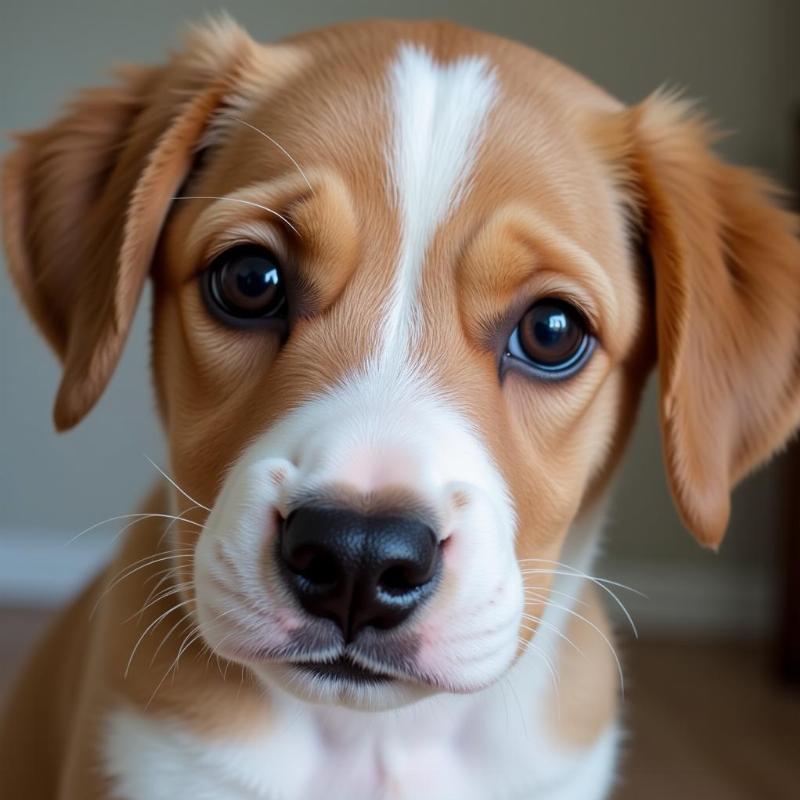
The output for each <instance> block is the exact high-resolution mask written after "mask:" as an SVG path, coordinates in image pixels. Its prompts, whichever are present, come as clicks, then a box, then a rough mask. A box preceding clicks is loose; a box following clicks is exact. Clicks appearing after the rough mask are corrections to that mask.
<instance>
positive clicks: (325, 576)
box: [289, 553, 339, 589]
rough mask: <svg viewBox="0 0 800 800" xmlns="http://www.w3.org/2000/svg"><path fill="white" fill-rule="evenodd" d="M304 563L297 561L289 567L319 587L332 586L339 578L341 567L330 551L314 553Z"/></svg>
mask: <svg viewBox="0 0 800 800" xmlns="http://www.w3.org/2000/svg"><path fill="white" fill-rule="evenodd" d="M303 562H304V563H302V565H301V564H300V563H298V562H295V564H294V565H292V564H290V565H289V569H291V571H292V572H294V573H295V575H299V576H300V577H301V578H304V579H305V580H306V581H308V582H309V583H311V584H313V585H314V587H315V588H317V589H324V588H330V587H333V586H335V585H336V583H337V581H338V580H339V568H338V566H337V563H336V560H335V559H334V558H332V557H331V556H330V554H328V553H312V554H310V555H309V556H307V557H306V558H305V559H303Z"/></svg>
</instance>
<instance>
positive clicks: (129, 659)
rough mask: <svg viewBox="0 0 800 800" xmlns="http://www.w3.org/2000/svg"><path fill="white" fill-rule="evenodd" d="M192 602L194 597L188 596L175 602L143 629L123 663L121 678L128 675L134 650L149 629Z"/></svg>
mask: <svg viewBox="0 0 800 800" xmlns="http://www.w3.org/2000/svg"><path fill="white" fill-rule="evenodd" d="M193 602H194V598H193V597H190V598H189V599H188V600H184V601H183V602H181V603H177V604H175V605H174V606H172V607H170V608H168V609H167V610H166V611H165V612H164V613H163V614H160V615H159V616H158V617H156V618H155V619H154V620H153V621H152V622H151V623H150V624H149V625H148V626H147V627H146V628H145V629H144V633H142V635H141V636H140V637H139V638H138V639H137V641H136V644H135V645H134V646H133V650H131V654H130V656H129V658H128V663H127V664H126V665H125V672H124V673H123V678H127V677H128V673H129V672H130V669H131V664H132V663H133V657H134V656H135V655H136V651H137V650H138V649H139V645H140V644H141V643H142V641H143V640H144V638H145V636H147V634H148V633H150V631H151V630H153V628H155V627H156V626H157V625H159V624H160V623H161V622H162V620H164V619H166V618H167V617H168V616H169V615H170V614H171V613H172V612H173V611H177V610H178V609H179V608H181V607H182V606H185V605H188V604H189V603H193Z"/></svg>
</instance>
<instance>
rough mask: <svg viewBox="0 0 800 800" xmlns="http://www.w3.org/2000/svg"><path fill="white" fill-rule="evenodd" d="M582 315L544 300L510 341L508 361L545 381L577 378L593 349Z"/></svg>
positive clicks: (527, 315) (518, 327) (527, 317)
mask: <svg viewBox="0 0 800 800" xmlns="http://www.w3.org/2000/svg"><path fill="white" fill-rule="evenodd" d="M593 346H594V338H593V337H592V336H591V335H590V334H589V332H588V330H587V327H586V323H585V322H584V319H583V316H582V315H581V313H580V312H579V311H578V310H577V309H576V308H575V307H574V306H572V305H570V304H569V303H566V302H564V301H562V300H558V299H554V298H545V299H543V300H539V301H538V302H537V303H534V305H532V306H531V307H530V308H529V309H528V310H527V311H526V312H525V315H524V316H523V317H522V319H521V320H520V321H519V323H518V325H517V327H516V328H515V329H514V332H513V333H512V334H511V337H510V338H509V341H508V350H507V353H506V357H507V359H512V360H514V361H517V362H519V363H521V364H522V365H524V366H526V367H528V368H530V369H531V370H532V371H533V373H534V374H535V375H536V376H538V377H542V378H545V379H550V380H553V379H556V380H557V379H561V378H566V377H569V376H570V375H574V374H575V373H576V372H577V371H578V370H579V369H580V368H581V367H583V365H584V364H585V363H586V362H587V361H588V358H589V356H590V355H591V353H592V350H593V349H594V347H593Z"/></svg>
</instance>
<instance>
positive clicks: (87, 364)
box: [3, 20, 253, 430]
mask: <svg viewBox="0 0 800 800" xmlns="http://www.w3.org/2000/svg"><path fill="white" fill-rule="evenodd" d="M252 49H253V43H252V41H251V40H250V39H249V37H248V36H247V35H246V34H245V33H244V32H243V31H242V30H241V29H239V28H237V27H236V26H235V25H234V23H232V22H231V21H229V20H222V21H220V22H217V23H212V24H210V25H206V26H204V27H202V28H198V29H196V30H194V31H193V32H192V33H191V34H190V35H189V37H188V38H187V42H186V48H185V50H184V51H183V52H182V53H180V54H177V55H175V56H174V57H173V58H172V59H171V60H170V61H169V63H167V64H166V65H165V66H162V67H155V68H136V69H126V70H124V71H121V73H120V83H119V85H118V86H115V87H113V88H102V89H92V90H88V91H86V92H84V93H83V94H81V95H80V96H79V97H78V98H77V100H76V101H75V102H74V103H73V104H72V105H71V106H70V107H69V108H68V109H67V111H66V113H65V114H64V115H63V116H62V117H61V118H60V119H58V120H57V121H56V122H54V123H53V124H52V125H50V126H49V127H47V128H44V129H43V130H40V131H35V132H32V133H26V134H22V135H20V136H19V145H18V147H17V149H16V150H15V151H14V152H12V154H11V155H10V156H9V157H8V158H7V160H6V162H5V165H4V170H3V212H4V218H5V244H6V250H7V253H8V258H9V267H10V271H11V275H12V277H13V279H14V282H15V284H16V286H17V289H18V290H19V292H20V295H21V296H22V299H23V301H24V302H25V304H26V305H27V307H28V310H29V311H30V313H31V316H32V317H33V318H34V320H35V321H36V323H37V324H38V326H39V328H40V329H41V331H42V332H43V334H44V336H45V337H46V339H47V341H48V342H49V344H50V345H51V346H52V347H53V349H54V350H55V352H56V353H57V354H58V356H59V358H60V359H61V361H62V362H63V377H62V381H61V385H60V388H59V391H58V396H57V398H56V403H55V409H54V417H55V424H56V427H57V428H58V429H59V430H64V429H66V428H70V427H72V426H73V425H75V424H76V423H77V422H79V421H80V420H81V419H82V418H83V416H84V415H85V414H86V413H87V412H88V411H89V409H90V408H91V407H92V406H93V405H94V403H95V402H96V401H97V399H98V397H99V396H100V394H101V393H102V391H103V389H104V387H105V385H106V384H107V382H108V380H109V378H110V377H111V374H112V372H113V369H114V366H115V364H116V362H117V359H118V357H119V355H120V351H121V349H122V346H123V344H124V341H125V338H126V334H127V332H128V329H129V327H130V323H131V320H132V317H133V313H134V310H135V306H136V303H137V300H138V298H139V295H140V293H141V290H142V287H143V285H144V282H145V279H146V277H147V274H148V272H149V267H150V262H151V259H152V257H153V254H154V251H155V248H156V245H157V242H158V238H159V233H160V231H161V227H162V225H163V223H164V220H165V218H166V216H167V213H168V211H169V208H170V201H171V199H172V197H173V195H175V193H176V192H177V190H178V189H179V187H180V185H181V183H182V182H183V181H184V179H185V178H186V176H187V174H188V172H189V170H190V167H191V164H192V161H193V157H194V153H195V149H196V147H197V144H198V142H199V141H200V139H201V137H202V134H203V131H204V129H205V128H206V126H207V124H208V122H209V119H210V117H211V115H212V114H213V113H214V111H215V109H216V108H217V106H218V105H219V104H220V102H221V101H222V100H223V98H224V97H225V96H226V93H228V92H230V91H231V88H232V86H233V85H234V84H235V82H236V77H237V73H238V72H239V71H240V69H241V68H242V65H243V63H244V62H245V61H246V59H247V58H248V57H249V55H250V54H251V53H252Z"/></svg>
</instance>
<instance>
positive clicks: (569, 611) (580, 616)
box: [548, 602, 625, 696]
mask: <svg viewBox="0 0 800 800" xmlns="http://www.w3.org/2000/svg"><path fill="white" fill-rule="evenodd" d="M548 605H550V606H552V607H553V608H557V609H559V610H560V611H564V612H566V613H567V614H571V615H572V616H573V617H575V618H577V619H579V620H580V621H581V622H584V623H585V624H586V625H588V626H589V627H590V628H592V630H594V631H595V632H596V633H597V634H598V635H599V636H600V637H601V638H602V640H603V641H604V642H605V643H606V645H607V647H608V649H609V650H610V651H611V655H612V656H614V661H615V662H616V665H617V672H618V673H619V686H620V693H621V694H622V695H623V696H624V695H625V678H624V676H623V674H622V664H621V662H620V660H619V656H618V655H617V651H616V650H615V649H614V645H613V644H612V643H611V641H610V640H609V638H608V636H606V635H605V633H603V631H601V630H600V628H598V627H597V625H595V624H594V622H592V621H591V620H590V619H587V618H586V617H584V616H583V614H579V613H578V612H577V611H573V609H571V608H567V606H562V605H559V604H558V603H549V602H548Z"/></svg>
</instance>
